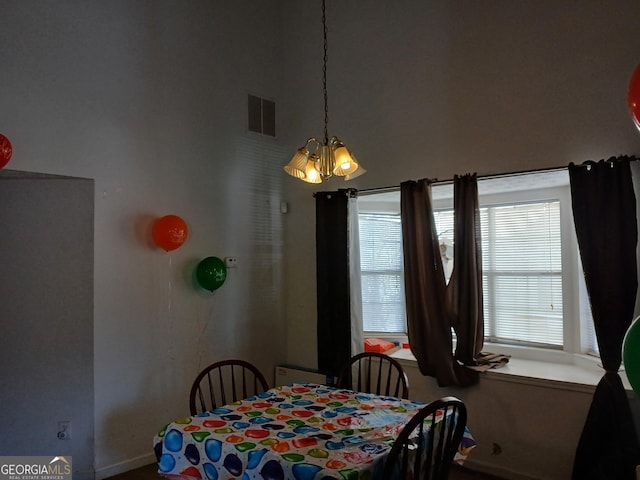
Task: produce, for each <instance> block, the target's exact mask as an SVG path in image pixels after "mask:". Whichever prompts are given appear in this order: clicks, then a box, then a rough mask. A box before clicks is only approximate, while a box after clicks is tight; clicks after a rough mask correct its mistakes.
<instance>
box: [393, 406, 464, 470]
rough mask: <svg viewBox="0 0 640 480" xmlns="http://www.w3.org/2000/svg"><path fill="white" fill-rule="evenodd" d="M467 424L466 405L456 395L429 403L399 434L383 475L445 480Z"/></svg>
mask: <svg viewBox="0 0 640 480" xmlns="http://www.w3.org/2000/svg"><path fill="white" fill-rule="evenodd" d="M442 415H443V417H442V420H440V421H439V422H438V423H436V418H437V417H440V416H442ZM466 425H467V408H466V406H465V404H464V403H463V402H462V401H461V400H459V399H457V398H456V397H443V398H441V399H439V400H436V401H434V402H431V403H429V404H428V405H427V406H426V407H424V408H423V409H422V410H420V411H419V412H418V413H417V414H415V415H414V416H413V417H412V418H411V420H409V423H407V424H406V425H405V426H404V428H403V429H402V431H401V432H400V435H398V438H397V439H396V440H395V442H394V444H393V446H392V447H391V450H390V451H389V455H388V456H387V460H386V463H385V466H384V475H383V478H385V479H394V480H395V479H403V480H404V479H416V480H446V479H447V478H448V476H449V469H450V468H451V464H452V463H453V459H454V457H455V455H456V452H457V451H458V448H459V445H460V441H461V440H462V437H463V435H464V430H465V427H466Z"/></svg>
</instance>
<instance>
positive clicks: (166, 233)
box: [152, 215, 189, 252]
mask: <svg viewBox="0 0 640 480" xmlns="http://www.w3.org/2000/svg"><path fill="white" fill-rule="evenodd" d="M188 233H189V230H188V229H187V224H186V223H185V221H184V220H183V219H181V218H180V217H178V216H177V215H165V216H164V217H161V218H159V219H157V220H156V222H155V223H154V224H153V231H152V234H153V241H154V242H155V244H156V245H157V246H158V247H160V248H162V249H163V250H165V251H167V252H170V251H171V250H175V249H176V248H178V247H179V246H180V245H182V244H183V243H184V242H185V240H186V239H187V235H188Z"/></svg>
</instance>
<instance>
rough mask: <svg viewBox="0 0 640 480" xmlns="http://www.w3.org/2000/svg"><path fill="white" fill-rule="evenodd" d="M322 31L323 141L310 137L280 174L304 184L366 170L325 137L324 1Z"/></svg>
mask: <svg viewBox="0 0 640 480" xmlns="http://www.w3.org/2000/svg"><path fill="white" fill-rule="evenodd" d="M322 31H323V38H324V58H323V64H322V92H323V94H324V139H323V141H322V142H321V141H320V140H318V139H317V138H316V137H311V138H309V139H308V140H307V142H306V144H305V145H304V146H303V147H301V148H299V149H298V150H297V151H296V153H295V154H294V155H293V157H292V158H291V161H290V162H289V163H288V164H287V165H285V167H284V171H285V172H287V173H288V174H289V175H291V176H292V177H295V178H299V179H300V180H302V181H304V182H307V183H322V181H323V180H327V179H329V178H331V177H332V176H333V175H336V176H339V177H345V180H351V179H353V178H356V177H359V176H360V175H362V174H363V173H365V172H366V170H365V169H364V168H363V167H361V166H360V165H359V164H358V162H357V160H356V157H355V156H354V155H353V153H351V152H350V151H349V150H348V149H347V147H346V145H345V144H344V142H342V140H340V139H339V138H338V137H335V136H333V137H331V138H329V134H328V124H329V103H328V95H327V17H326V11H325V0H322Z"/></svg>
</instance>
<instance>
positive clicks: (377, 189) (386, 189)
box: [358, 167, 567, 193]
mask: <svg viewBox="0 0 640 480" xmlns="http://www.w3.org/2000/svg"><path fill="white" fill-rule="evenodd" d="M566 168H567V167H549V168H540V169H537V170H520V171H515V172H508V173H489V174H486V175H478V180H488V179H491V178H503V177H515V176H517V175H530V174H534V173H540V172H553V171H560V170H565V169H566ZM449 183H453V178H450V179H446V180H438V179H437V178H434V179H433V184H434V185H446V184H449ZM399 188H400V185H390V186H387V187H374V188H363V189H362V190H358V193H383V192H393V191H396V190H398V189H399Z"/></svg>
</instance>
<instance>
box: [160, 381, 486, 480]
mask: <svg viewBox="0 0 640 480" xmlns="http://www.w3.org/2000/svg"><path fill="white" fill-rule="evenodd" d="M425 405H426V404H425V403H423V402H418V401H412V400H406V399H400V398H396V397H388V396H382V395H375V394H371V393H362V392H355V391H352V390H345V389H341V388H335V387H330V386H326V385H318V384H313V383H292V384H289V385H284V386H280V387H276V388H272V389H270V390H267V391H266V392H263V393H260V394H258V395H255V396H251V397H248V398H245V399H243V400H241V401H237V402H234V403H231V404H228V405H224V406H222V407H219V408H215V409H213V410H211V411H208V412H204V413H201V414H198V415H195V416H189V417H185V418H183V419H179V420H176V421H174V422H171V423H169V424H167V425H165V426H164V427H163V428H162V429H161V430H160V431H159V432H158V433H157V434H156V435H155V437H154V440H153V445H154V451H155V454H156V458H157V460H158V473H159V474H160V475H162V476H164V477H165V478H167V479H171V480H193V479H207V480H231V479H237V480H250V479H258V480H383V479H382V470H383V468H384V461H385V458H386V456H387V454H388V453H389V450H390V449H391V446H392V445H393V441H394V439H395V438H396V437H397V436H398V434H399V433H400V431H401V430H402V428H403V427H404V425H405V424H406V423H407V422H408V421H409V420H410V419H411V417H412V416H413V415H414V414H415V413H417V412H418V411H419V410H420V409H421V408H423V407H424V406H425ZM437 422H438V419H436V423H437ZM431 428H433V426H432V427H431ZM475 446H476V442H475V440H474V439H473V436H472V435H471V433H470V431H469V429H468V427H467V428H466V429H465V434H464V436H463V438H462V441H461V443H460V445H459V448H458V452H457V453H456V457H455V459H454V461H455V462H457V463H462V462H464V460H465V459H466V457H467V455H468V454H469V453H470V451H471V450H472V449H473V448H474V447H475Z"/></svg>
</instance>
